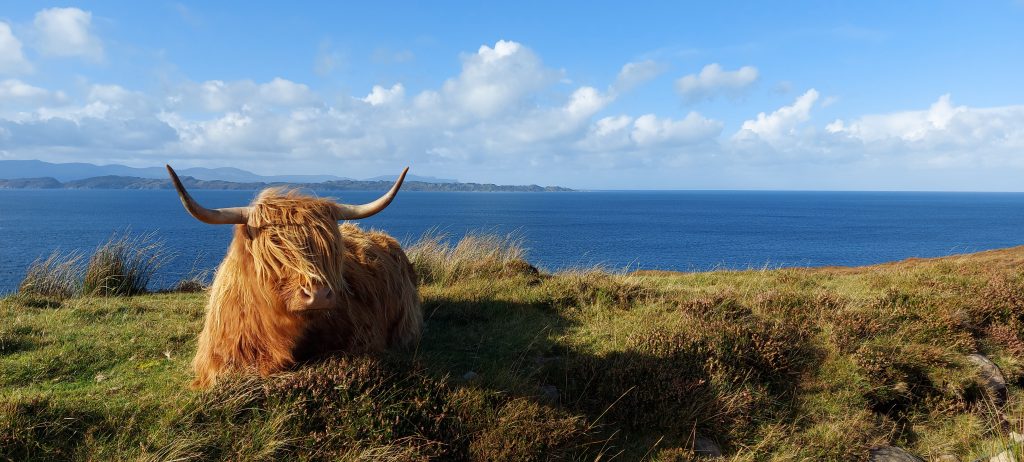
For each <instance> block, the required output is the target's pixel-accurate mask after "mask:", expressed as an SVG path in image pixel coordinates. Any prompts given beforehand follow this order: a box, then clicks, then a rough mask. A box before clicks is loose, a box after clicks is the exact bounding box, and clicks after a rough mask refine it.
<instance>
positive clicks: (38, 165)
mask: <svg viewBox="0 0 1024 462" xmlns="http://www.w3.org/2000/svg"><path fill="white" fill-rule="evenodd" d="M176 170H178V174H179V175H182V176H191V177H193V178H196V179H199V180H207V181H215V180H222V181H233V182H237V183H254V182H255V183H322V182H325V181H358V180H352V179H351V178H346V177H340V176H335V175H269V176H268V175H257V174H255V173H252V172H249V171H246V170H242V169H239V168H234V167H220V168H203V167H194V168H183V169H176ZM107 176H120V177H134V178H150V179H164V178H167V170H165V169H164V168H163V167H162V166H161V167H142V168H138V167H128V166H125V165H116V164H111V165H95V164H88V163H81V162H75V163H57V164H55V163H51V162H43V161H40V160H0V179H3V180H13V179H21V178H35V179H38V178H53V179H56V180H57V181H61V182H66V181H76V180H84V179H87V178H97V177H107ZM395 178H396V175H381V176H376V177H373V178H368V179H367V180H365V181H394V180H395ZM407 178H408V179H409V180H413V181H421V182H424V183H458V181H457V180H452V179H446V178H434V177H429V176H417V175H409V176H408V177H407Z"/></svg>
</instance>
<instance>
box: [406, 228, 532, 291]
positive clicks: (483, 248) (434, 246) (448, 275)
mask: <svg viewBox="0 0 1024 462" xmlns="http://www.w3.org/2000/svg"><path fill="white" fill-rule="evenodd" d="M405 253H406V254H407V255H408V256H409V260H410V261H412V264H413V267H414V268H415V269H416V275H417V276H418V277H419V279H420V283H422V284H441V285H448V284H452V283H455V282H457V281H461V280H464V279H470V278H479V277H511V276H517V275H537V274H538V271H537V269H536V268H534V267H533V266H531V265H530V264H529V263H528V262H527V261H526V259H525V257H526V251H525V250H524V249H523V245H522V239H521V238H519V237H517V236H515V235H511V234H509V235H505V236H500V235H495V234H469V235H466V236H465V237H463V238H462V239H461V240H460V241H459V242H458V243H457V244H455V245H452V244H451V242H450V241H449V240H448V237H447V236H446V235H444V234H438V233H430V234H427V235H425V236H423V237H422V238H420V240H419V241H417V242H416V243H414V244H412V245H410V246H407V247H406V249H405Z"/></svg>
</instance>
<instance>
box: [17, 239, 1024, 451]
mask: <svg viewBox="0 0 1024 462" xmlns="http://www.w3.org/2000/svg"><path fill="white" fill-rule="evenodd" d="M516 244H517V243H516V241H515V240H509V239H507V238H504V237H487V236H474V237H471V238H469V240H467V241H463V242H460V243H457V244H450V243H446V242H445V240H444V239H441V238H436V237H434V238H430V239H426V240H424V241H422V242H420V243H417V244H414V245H412V246H410V247H409V254H410V256H411V258H412V259H413V261H414V264H415V265H416V270H417V274H418V275H419V277H420V279H421V281H422V286H421V294H422V297H423V306H424V312H425V313H424V314H425V319H426V321H425V331H424V338H423V340H422V342H421V344H420V345H419V347H418V348H417V349H416V350H415V351H414V352H409V353H393V354H388V355H381V356H377V357H360V356H355V357H340V358H335V359H331V360H329V361H324V362H320V363H314V364H306V365H302V366H300V367H298V368H296V369H295V370H293V371H290V372H287V373H284V374H280V375H278V376H274V377H271V378H268V379H259V378H253V377H236V378H234V379H232V380H228V381H226V382H225V383H222V384H220V385H218V386H217V387H215V388H214V389H212V390H209V391H204V392H195V391H190V390H187V388H186V385H187V383H188V382H189V380H190V371H189V368H188V363H189V361H190V359H191V355H192V354H193V352H194V348H195V337H196V335H197V333H198V332H199V329H200V327H201V323H202V310H203V308H202V307H203V303H204V297H205V295H204V294H202V293H161V294H150V295H142V296H131V297H97V296H76V297H70V298H63V299H51V298H45V297H41V296H39V295H33V294H29V293H25V294H18V295H15V296H10V297H7V298H4V299H0V460H283V459H294V460H595V459H598V458H600V460H640V459H646V460H663V461H676V460H694V459H695V458H696V455H695V454H694V452H693V450H692V448H693V442H694V441H695V440H696V439H697V438H698V437H700V438H707V439H711V440H713V441H715V442H717V443H718V444H719V445H721V446H722V448H723V450H724V452H725V454H726V459H727V460H733V461H799V460H836V461H847V460H866V459H867V457H868V454H869V449H870V448H872V447H874V446H878V445H896V446H900V447H903V448H906V449H908V450H910V451H912V452H915V453H917V454H919V455H921V456H922V457H924V458H925V459H926V460H928V459H929V458H935V457H938V456H940V455H943V454H954V455H956V456H958V457H960V459H961V460H974V458H978V457H982V456H986V455H994V454H997V453H999V452H1002V451H1004V450H1012V451H1017V454H1018V456H1020V455H1021V454H1020V448H1019V447H1017V446H1016V443H1013V442H1012V441H1011V439H1010V437H1009V433H1008V432H1009V431H1010V430H1015V431H1017V432H1021V433H1024V431H1022V428H1024V404H1022V403H1024V401H1022V400H1021V398H1020V396H1018V395H1019V394H1020V386H1021V384H1022V383H1024V356H1022V354H1024V274H1021V271H1020V268H1021V267H1022V265H1024V248H1012V249H1004V250H997V251H990V252H982V253H978V254H971V255H964V256H955V257H948V258H941V259H930V260H908V261H904V262H896V263H890V264H885V265H878V266H872V267H863V268H818V269H802V268H795V269H778V270H762V271H757V270H753V271H715V272H708V273H668V272H636V273H629V274H610V273H606V272H602V271H598V270H593V271H572V272H564V273H556V274H543V273H540V272H538V271H536V270H535V269H533V267H531V266H529V264H528V263H527V261H526V260H525V259H524V258H523V252H522V250H520V249H519V248H518V246H517V245H516ZM976 352H980V353H982V354H984V355H986V356H988V357H989V358H991V359H992V360H993V361H994V362H995V363H996V364H998V365H999V366H1000V368H1001V369H1002V372H1003V374H1004V375H1005V376H1006V379H1007V381H1008V382H1009V384H1010V386H1009V388H1010V394H1009V396H1010V398H1009V401H1008V402H1007V403H1006V404H1005V405H1004V406H1002V407H1001V408H999V407H996V406H995V405H994V404H993V400H992V398H991V397H990V396H989V395H988V394H987V392H986V390H985V389H984V388H983V387H982V386H981V385H980V384H979V382H978V380H977V373H976V369H975V367H974V366H973V365H972V364H971V363H970V362H969V361H968V360H967V359H966V355H968V354H971V353H976ZM467 372H473V373H474V374H467ZM552 390H556V392H554V393H552ZM1003 419H1005V421H1004V420H1003Z"/></svg>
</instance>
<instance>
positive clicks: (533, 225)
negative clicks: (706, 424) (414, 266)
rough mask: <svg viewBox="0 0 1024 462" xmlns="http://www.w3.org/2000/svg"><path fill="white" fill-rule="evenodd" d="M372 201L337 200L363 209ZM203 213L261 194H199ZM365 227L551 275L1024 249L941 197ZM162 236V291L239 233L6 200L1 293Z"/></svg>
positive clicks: (428, 203) (1006, 230)
mask: <svg viewBox="0 0 1024 462" xmlns="http://www.w3.org/2000/svg"><path fill="white" fill-rule="evenodd" d="M378 194H379V193H375V192H350V191H346V192H338V193H336V194H330V196H333V197H339V198H341V199H343V200H344V201H346V202H351V203H361V202H366V201H369V200H372V199H374V198H376V197H377V196H378ZM193 195H194V196H195V197H196V199H197V200H199V201H200V202H201V203H203V204H204V205H206V206H209V207H226V206H238V205H245V204H247V203H248V202H249V201H250V200H251V199H252V197H253V196H254V195H255V192H254V191H194V192H193ZM361 225H362V226H363V227H367V228H376V229H380V230H384V231H387V232H388V233H390V234H392V235H393V236H395V237H397V238H398V239H399V240H402V241H404V242H409V241H413V240H415V239H417V238H418V237H420V236H422V235H423V234H424V233H427V232H441V233H446V234H447V235H448V236H450V237H451V238H453V239H458V238H459V237H461V236H462V235H464V234H466V233H471V232H485V233H501V234H506V233H514V234H516V235H518V236H519V237H520V238H521V239H522V240H523V243H524V245H525V247H526V248H527V249H528V257H529V260H530V261H531V262H532V263H534V264H535V265H537V266H539V267H542V268H544V269H547V270H550V271H553V270H560V269H566V268H577V267H590V266H593V265H601V266H603V267H605V268H608V269H612V270H638V269H663V270H677V271H705V270H712V269H747V268H764V267H769V268H776V267H786V266H826V265H866V264H872V263H880V262H886V261H892V260H901V259H905V258H909V257H937V256H943V255H951V254H957V253H965V252H975V251H979V250H986V249H994V248H1000V247H1009V246H1016V245H1021V244H1024V194H1019V193H932V192H922V193H918V192H781V191H780V192H761V191H757V192H755V191H659V192H650V191H608V192H573V193H432V192H412V191H403V192H400V193H399V195H398V198H397V199H396V200H395V201H394V203H393V204H392V205H391V206H390V207H389V208H388V209H387V210H385V211H384V212H383V213H381V214H379V215H377V216H374V217H372V218H370V219H366V220H362V221H361ZM125 230H130V232H131V233H134V234H144V233H150V232H152V233H154V235H155V236H156V237H157V238H158V239H161V240H163V241H164V243H165V245H166V247H167V248H168V249H169V250H171V251H172V252H173V254H174V255H173V259H172V260H170V261H169V263H168V264H166V265H165V266H164V267H163V268H162V269H161V270H160V272H159V273H158V274H157V275H156V278H155V279H154V281H153V283H152V284H151V288H154V289H155V288H159V287H162V286H163V287H166V286H167V285H169V284H171V283H172V282H173V281H176V280H177V279H179V278H180V277H182V276H183V275H186V274H189V273H191V272H194V271H200V270H203V269H212V268H215V267H216V265H217V263H218V262H219V261H220V259H221V258H222V257H223V255H224V251H225V249H226V248H227V245H228V241H229V239H230V235H231V230H230V227H229V226H210V225H205V224H203V223H199V222H197V221H196V220H194V219H193V218H192V217H190V216H189V215H188V214H187V213H186V212H185V210H184V209H183V208H182V206H181V203H180V202H179V201H178V197H177V195H176V194H175V193H174V191H171V190H155V191H130V190H2V191H0V293H9V292H12V291H14V290H16V288H17V285H18V282H19V281H20V280H21V278H22V277H23V276H24V273H25V270H26V268H27V267H28V266H29V264H31V262H32V261H33V260H35V259H36V258H38V257H40V256H45V255H47V254H49V253H50V252H51V251H53V250H54V249H61V250H63V251H72V250H79V251H82V252H90V251H91V250H93V249H95V248H96V246H98V245H100V244H101V243H103V242H104V241H106V240H107V239H108V238H109V237H110V236H111V234H113V233H118V232H120V233H123V232H125Z"/></svg>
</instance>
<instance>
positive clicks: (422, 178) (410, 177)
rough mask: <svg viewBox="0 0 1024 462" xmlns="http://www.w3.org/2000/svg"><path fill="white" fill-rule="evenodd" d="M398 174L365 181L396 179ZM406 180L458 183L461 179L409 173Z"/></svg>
mask: <svg viewBox="0 0 1024 462" xmlns="http://www.w3.org/2000/svg"><path fill="white" fill-rule="evenodd" d="M396 178H398V175H397V174H396V175H380V176H375V177H373V178H367V179H366V180H364V181H395V179H396ZM405 179H406V181H410V180H411V181H422V182H424V183H458V182H459V180H453V179H450V178H437V177H433V176H419V175H413V174H409V175H406V176H405Z"/></svg>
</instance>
